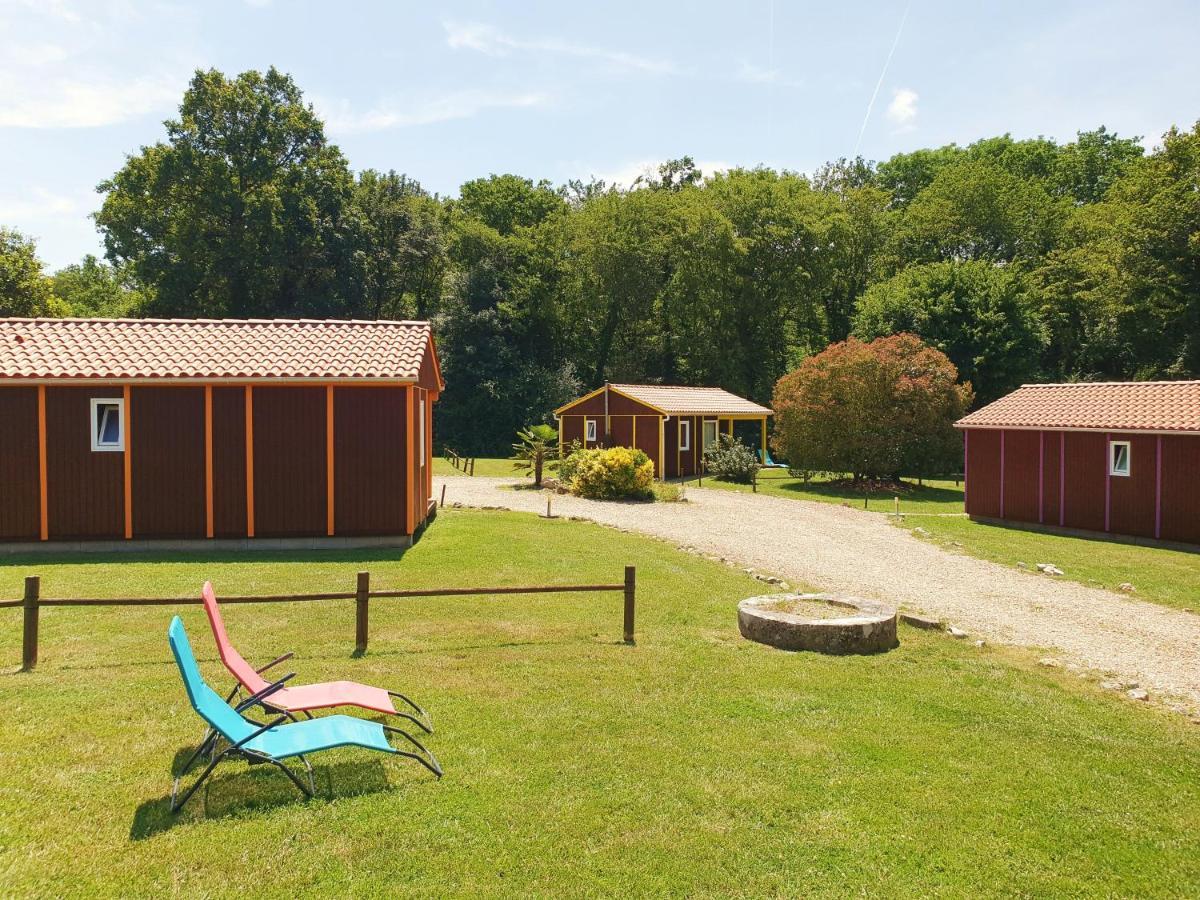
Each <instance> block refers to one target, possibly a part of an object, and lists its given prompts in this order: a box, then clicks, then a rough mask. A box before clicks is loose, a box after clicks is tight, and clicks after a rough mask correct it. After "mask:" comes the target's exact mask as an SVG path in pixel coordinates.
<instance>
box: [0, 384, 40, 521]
mask: <svg viewBox="0 0 1200 900" xmlns="http://www.w3.org/2000/svg"><path fill="white" fill-rule="evenodd" d="M0 422H2V423H4V430H3V437H0V540H5V541H36V540H37V539H38V536H39V533H40V530H41V517H42V511H41V496H40V491H39V487H38V485H39V480H38V478H39V476H38V403H37V388H36V387H0Z"/></svg>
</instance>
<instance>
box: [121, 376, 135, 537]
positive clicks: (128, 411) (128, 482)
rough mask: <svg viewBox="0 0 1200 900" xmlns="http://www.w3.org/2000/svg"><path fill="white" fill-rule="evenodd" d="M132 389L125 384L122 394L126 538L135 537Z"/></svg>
mask: <svg viewBox="0 0 1200 900" xmlns="http://www.w3.org/2000/svg"><path fill="white" fill-rule="evenodd" d="M131 393H132V391H130V389H129V385H125V387H124V390H123V392H122V396H123V397H124V398H125V422H124V423H123V424H124V426H125V452H124V453H123V454H122V455H123V456H124V457H125V540H129V539H130V538H132V537H133V429H132V428H131V427H130V425H131V424H132V422H133V404H132V403H130V394H131Z"/></svg>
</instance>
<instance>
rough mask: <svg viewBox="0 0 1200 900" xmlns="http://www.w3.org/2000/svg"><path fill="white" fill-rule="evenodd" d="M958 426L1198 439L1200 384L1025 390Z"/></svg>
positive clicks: (1110, 384)
mask: <svg viewBox="0 0 1200 900" xmlns="http://www.w3.org/2000/svg"><path fill="white" fill-rule="evenodd" d="M956 424H957V426H958V427H959V428H1048V429H1057V428H1062V429H1080V430H1088V431H1178V432H1181V433H1196V434H1200V381H1121V382H1104V383H1092V384H1087V383H1081V384H1027V385H1024V386H1023V387H1021V388H1018V389H1017V390H1015V391H1013V392H1012V393H1011V394H1009V395H1008V396H1006V397H1001V398H1000V399H999V400H996V401H995V402H993V403H989V404H988V405H987V406H985V407H983V408H981V409H977V410H975V412H973V413H971V414H970V415H968V416H965V417H964V418H962V419H959V420H958V422H957V423H956Z"/></svg>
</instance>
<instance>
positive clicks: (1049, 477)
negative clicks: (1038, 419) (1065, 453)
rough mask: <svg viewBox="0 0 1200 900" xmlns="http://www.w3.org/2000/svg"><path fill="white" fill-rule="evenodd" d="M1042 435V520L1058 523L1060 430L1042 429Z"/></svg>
mask: <svg viewBox="0 0 1200 900" xmlns="http://www.w3.org/2000/svg"><path fill="white" fill-rule="evenodd" d="M1041 434H1042V435H1043V436H1044V438H1045V441H1044V443H1043V447H1042V452H1043V454H1044V457H1045V458H1044V460H1043V468H1042V472H1043V478H1044V481H1043V485H1042V498H1043V499H1042V513H1043V515H1044V519H1043V521H1044V522H1045V524H1047V525H1057V524H1058V499H1059V485H1060V484H1061V483H1062V482H1061V480H1060V479H1059V469H1060V464H1061V460H1060V459H1059V452H1060V441H1061V440H1062V432H1061V431H1043V432H1041Z"/></svg>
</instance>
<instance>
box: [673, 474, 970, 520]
mask: <svg viewBox="0 0 1200 900" xmlns="http://www.w3.org/2000/svg"><path fill="white" fill-rule="evenodd" d="M685 483H686V484H688V485H695V484H697V481H696V479H695V478H689V479H687V480H686V482H685ZM703 486H704V487H713V488H720V489H724V490H732V491H746V492H750V491H751V490H752V488H751V486H750V485H748V484H735V483H733V482H730V481H720V480H719V479H716V478H705V479H703ZM758 493H760V494H771V495H773V496H776V497H788V498H790V499H792V500H815V501H817V502H818V503H836V504H839V505H846V506H853V507H855V508H857V509H869V510H872V511H875V512H894V511H895V508H896V501H895V498H896V497H897V496H898V497H899V498H900V511H901V512H902V513H961V512H962V511H963V492H962V484H961V483H959V484H955V482H954V481H950V480H935V481H926V482H925V483H924V484H923V485H920V486H918V485H917V484H915V483H914V484H912V485H911V486H910V489H909V490H907V491H904V492H902V493H899V494H894V493H891V492H876V493H863V492H862V491H859V490H856V489H854V488H850V487H846V486H843V485H841V484H833V483H831V482H830V481H829V480H828V479H824V478H815V479H813V480H811V481H809V482H808V483H805V482H804V481H803V480H801V479H799V478H793V477H792V476H791V475H789V474H788V473H787V471H786V470H784V469H763V470H762V471H761V472H759V475H758Z"/></svg>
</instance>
